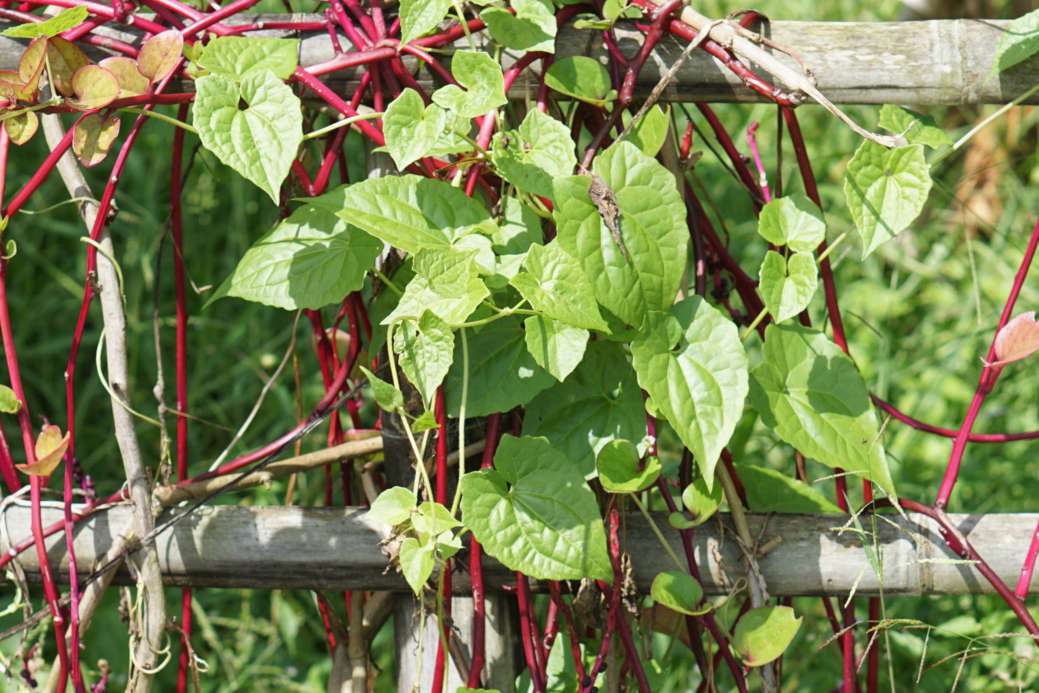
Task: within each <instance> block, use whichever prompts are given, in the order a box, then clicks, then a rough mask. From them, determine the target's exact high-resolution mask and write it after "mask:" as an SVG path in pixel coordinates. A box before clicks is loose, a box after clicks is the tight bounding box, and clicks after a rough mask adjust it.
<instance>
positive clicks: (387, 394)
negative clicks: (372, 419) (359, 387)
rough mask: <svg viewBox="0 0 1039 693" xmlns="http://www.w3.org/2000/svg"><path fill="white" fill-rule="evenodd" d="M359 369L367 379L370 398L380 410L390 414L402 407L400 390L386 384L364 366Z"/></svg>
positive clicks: (402, 400)
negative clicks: (370, 390)
mask: <svg viewBox="0 0 1039 693" xmlns="http://www.w3.org/2000/svg"><path fill="white" fill-rule="evenodd" d="M360 368H361V372H362V373H364V377H365V378H367V379H368V384H369V385H370V386H371V388H372V396H373V397H375V403H376V404H378V405H379V407H380V408H381V409H383V410H384V411H388V412H390V413H391V414H392V413H394V412H396V411H397V410H399V409H401V408H402V407H403V406H404V395H403V394H401V391H400V390H398V389H397V388H395V387H394V386H393V385H392V384H391V383H388V382H386V381H385V380H383V379H382V378H380V377H379V376H377V375H375V374H374V373H372V372H371V371H370V370H368V369H367V368H365V367H364V366H361V367H360Z"/></svg>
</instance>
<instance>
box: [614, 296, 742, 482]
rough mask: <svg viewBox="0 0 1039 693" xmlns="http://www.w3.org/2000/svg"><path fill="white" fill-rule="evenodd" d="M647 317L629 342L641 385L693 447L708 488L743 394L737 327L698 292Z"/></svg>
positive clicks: (738, 413) (740, 407) (737, 414)
mask: <svg viewBox="0 0 1039 693" xmlns="http://www.w3.org/2000/svg"><path fill="white" fill-rule="evenodd" d="M647 318H648V319H647V322H646V325H645V326H644V327H643V330H642V332H641V333H640V334H639V335H638V337H636V339H635V341H633V342H632V344H631V354H632V357H633V361H634V364H635V372H636V373H637V374H638V379H639V385H641V386H642V388H643V389H644V390H646V391H647V392H648V393H649V396H650V397H652V398H653V404H654V405H655V406H656V407H657V410H658V411H659V412H660V413H662V414H663V415H664V418H666V419H667V421H668V423H670V424H671V426H672V427H673V428H674V429H675V432H676V433H678V437H679V438H680V439H681V440H682V442H683V443H684V444H685V446H686V447H687V448H689V449H690V450H691V451H692V453H693V456H694V458H695V459H696V462H697V464H698V465H699V466H700V471H701V472H702V474H703V477H704V479H705V481H706V483H707V487H708V488H711V486H712V483H713V481H714V467H715V465H716V464H717V462H718V456H719V455H721V452H722V448H724V447H725V444H726V443H727V442H729V438H731V437H732V433H733V431H735V430H736V424H737V423H738V422H739V420H740V416H741V414H742V413H743V402H744V400H745V399H746V396H747V355H746V354H745V353H744V351H743V344H742V343H741V342H740V337H739V331H738V330H737V328H736V325H734V324H733V323H732V322H731V321H730V320H728V319H727V318H725V317H724V316H723V315H722V314H721V313H720V312H718V310H716V309H715V308H713V307H712V306H711V305H710V304H708V303H707V302H706V301H704V300H703V299H701V298H699V297H697V296H694V297H691V298H687V299H686V300H684V301H682V302H681V303H677V304H675V305H674V306H673V307H672V308H671V310H670V311H669V312H668V313H651V314H650V315H649V316H647Z"/></svg>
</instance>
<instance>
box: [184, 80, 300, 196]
mask: <svg viewBox="0 0 1039 693" xmlns="http://www.w3.org/2000/svg"><path fill="white" fill-rule="evenodd" d="M195 87H196V89H197V90H198V91H197V93H196V96H195V104H194V106H192V114H193V118H194V121H195V127H196V128H197V129H198V136H199V139H200V140H201V141H202V146H203V147H205V148H206V149H208V150H209V151H211V152H213V153H214V154H216V156H217V158H218V159H220V161H222V162H223V163H225V164H227V165H228V166H230V167H231V168H233V169H234V170H235V171H237V172H238V173H239V174H241V175H242V176H243V177H245V178H246V179H248V180H250V181H252V182H253V183H255V184H256V185H257V186H259V187H260V189H262V190H264V191H265V192H266V193H267V194H268V195H269V196H270V198H271V200H273V201H274V204H278V190H279V188H281V182H282V181H283V180H285V177H286V176H287V175H288V174H289V169H290V168H291V166H292V160H293V159H294V158H295V156H296V151H297V150H298V149H299V145H300V143H301V142H302V141H303V114H302V112H301V111H300V101H299V98H298V97H297V96H296V95H295V94H293V93H292V89H291V88H289V87H288V86H286V85H285V84H284V83H283V82H282V81H281V80H279V79H278V78H277V77H276V76H275V75H274V74H273V73H272V72H270V71H268V70H261V71H251V72H250V73H249V74H248V75H247V76H245V77H244V78H242V80H241V83H236V82H235V81H234V80H232V79H231V78H229V77H224V76H221V75H208V76H206V77H200V78H199V79H197V80H195ZM243 105H244V108H243Z"/></svg>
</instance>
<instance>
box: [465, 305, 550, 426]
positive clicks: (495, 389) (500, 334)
mask: <svg viewBox="0 0 1039 693" xmlns="http://www.w3.org/2000/svg"><path fill="white" fill-rule="evenodd" d="M467 334H468V340H469V342H468V343H469V397H468V400H467V402H466V405H465V413H466V416H488V415H490V414H494V413H495V412H503V411H509V410H510V409H512V408H513V407H518V406H520V405H523V404H526V403H527V402H529V401H530V400H531V399H533V398H534V396H535V395H537V394H538V393H539V392H541V391H542V390H544V389H545V388H547V387H549V386H550V385H552V384H553V383H554V382H555V378H553V377H552V375H551V374H550V373H549V372H548V371H546V370H545V369H544V368H542V367H541V366H539V365H538V364H537V362H536V361H535V360H534V357H533V356H531V355H530V352H529V351H527V343H526V339H525V335H524V333H523V322H522V318H520V317H518V316H513V317H509V318H502V319H501V320H496V321H494V322H492V323H490V324H489V325H485V326H483V327H481V328H479V329H476V330H471V331H468V332H467ZM461 398H462V352H461V344H460V340H459V342H456V344H455V357H454V360H453V362H452V364H451V370H450V371H448V374H447V411H448V414H450V415H451V416H457V415H458V411H459V404H460V403H461Z"/></svg>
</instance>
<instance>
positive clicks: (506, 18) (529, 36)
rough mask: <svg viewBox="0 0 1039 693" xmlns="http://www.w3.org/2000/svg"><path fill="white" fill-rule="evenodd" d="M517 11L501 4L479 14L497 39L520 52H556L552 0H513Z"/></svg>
mask: <svg viewBox="0 0 1039 693" xmlns="http://www.w3.org/2000/svg"><path fill="white" fill-rule="evenodd" d="M509 5H510V6H511V7H512V9H513V10H514V11H515V14H513V13H512V12H509V11H508V10H505V9H502V8H499V7H488V8H487V9H485V10H483V11H482V12H481V13H480V19H482V20H483V21H484V23H486V24H487V30H488V31H490V32H491V37H492V38H494V40H495V41H497V42H498V43H500V44H501V45H503V46H505V47H506V48H511V49H513V50H517V51H540V52H544V53H555V50H556V13H555V8H554V7H553V6H552V3H551V2H549V0H512V1H511V2H510V3H509Z"/></svg>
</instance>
